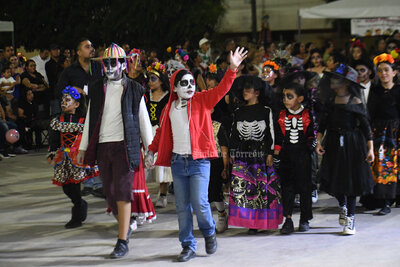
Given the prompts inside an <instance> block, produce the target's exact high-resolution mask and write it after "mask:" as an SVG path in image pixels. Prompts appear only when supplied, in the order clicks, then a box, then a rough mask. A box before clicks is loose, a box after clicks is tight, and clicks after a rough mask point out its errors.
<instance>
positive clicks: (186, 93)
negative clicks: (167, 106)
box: [174, 74, 196, 100]
mask: <svg viewBox="0 0 400 267" xmlns="http://www.w3.org/2000/svg"><path fill="white" fill-rule="evenodd" d="M195 91H196V86H195V83H194V78H193V76H192V75H191V74H185V75H183V77H182V79H181V80H180V81H179V82H178V84H177V85H176V86H175V87H174V92H176V94H177V95H178V97H179V98H180V99H186V100H187V99H190V98H192V97H193V95H194V93H195Z"/></svg>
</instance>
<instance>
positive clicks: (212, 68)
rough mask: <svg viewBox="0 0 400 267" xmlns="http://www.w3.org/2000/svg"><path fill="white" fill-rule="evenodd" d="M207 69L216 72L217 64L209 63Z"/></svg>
mask: <svg viewBox="0 0 400 267" xmlns="http://www.w3.org/2000/svg"><path fill="white" fill-rule="evenodd" d="M208 71H209V72H211V73H217V66H216V65H215V64H210V66H208Z"/></svg>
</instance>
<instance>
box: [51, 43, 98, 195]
mask: <svg viewBox="0 0 400 267" xmlns="http://www.w3.org/2000/svg"><path fill="white" fill-rule="evenodd" d="M76 54H77V56H78V58H77V60H76V61H75V62H74V63H72V64H71V65H70V66H69V67H67V68H66V69H64V71H63V72H62V73H61V76H60V79H59V80H58V83H57V87H56V91H55V98H56V99H58V100H61V97H62V90H64V88H65V87H67V86H68V85H70V86H72V87H74V88H76V89H77V91H78V92H79V93H80V94H85V95H86V94H87V92H88V91H87V90H88V86H89V84H90V83H93V82H95V81H96V80H99V79H102V72H101V68H102V67H101V63H99V62H97V61H93V60H92V61H91V60H90V59H91V58H93V57H94V55H95V49H94V47H93V45H92V43H91V42H90V41H89V40H88V39H87V38H82V39H80V40H79V41H78V44H77V47H76ZM82 184H83V186H84V188H83V190H82V194H83V195H88V194H91V193H92V194H93V195H95V196H99V197H103V196H104V193H103V186H102V183H101V180H100V178H99V177H94V178H92V179H88V180H85V181H84V182H82Z"/></svg>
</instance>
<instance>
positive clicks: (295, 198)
mask: <svg viewBox="0 0 400 267" xmlns="http://www.w3.org/2000/svg"><path fill="white" fill-rule="evenodd" d="M294 206H295V207H297V208H298V207H300V194H296V195H295V196H294Z"/></svg>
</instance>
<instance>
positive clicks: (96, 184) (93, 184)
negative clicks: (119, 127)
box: [82, 176, 103, 190]
mask: <svg viewBox="0 0 400 267" xmlns="http://www.w3.org/2000/svg"><path fill="white" fill-rule="evenodd" d="M82 184H83V186H84V187H90V188H92V189H93V190H96V189H99V188H103V184H102V182H101V179H100V176H95V177H93V178H90V179H87V180H85V181H83V182H82Z"/></svg>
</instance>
